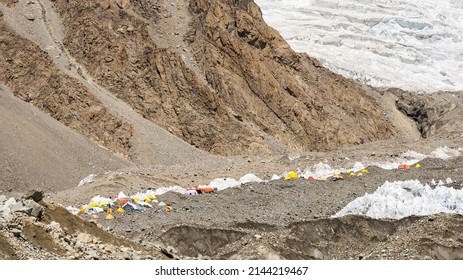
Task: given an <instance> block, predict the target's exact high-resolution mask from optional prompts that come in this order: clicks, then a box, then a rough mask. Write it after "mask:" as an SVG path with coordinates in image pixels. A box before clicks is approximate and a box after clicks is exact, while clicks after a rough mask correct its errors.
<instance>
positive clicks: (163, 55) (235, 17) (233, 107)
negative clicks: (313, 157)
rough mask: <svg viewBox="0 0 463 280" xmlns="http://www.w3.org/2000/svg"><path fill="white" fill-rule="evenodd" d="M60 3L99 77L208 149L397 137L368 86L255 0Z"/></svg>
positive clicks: (302, 146)
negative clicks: (274, 20)
mask: <svg viewBox="0 0 463 280" xmlns="http://www.w3.org/2000/svg"><path fill="white" fill-rule="evenodd" d="M187 5H188V6H187ZM54 8H55V9H56V11H57V12H58V13H59V14H60V16H61V18H62V21H63V24H64V26H65V32H64V34H65V37H64V40H63V42H64V45H65V47H66V48H67V50H68V51H69V53H70V54H71V55H72V56H73V57H75V58H76V60H77V61H78V62H79V63H81V64H82V65H83V66H84V67H85V68H86V70H87V71H88V73H89V74H90V75H91V76H92V77H93V78H94V80H95V81H97V82H98V83H99V84H101V85H102V86H104V87H105V88H107V89H108V90H109V91H111V92H112V93H114V94H115V95H116V96H117V97H118V98H120V99H122V100H124V101H126V102H127V103H128V104H130V105H131V106H132V107H133V108H134V109H135V110H136V111H138V112H139V113H140V114H142V115H143V116H144V117H145V118H147V119H149V120H151V121H153V122H155V123H156V124H158V125H160V126H162V127H164V128H166V129H167V130H168V131H170V132H171V133H173V134H175V135H177V136H179V137H181V138H182V139H184V140H185V141H187V142H188V143H190V144H192V145H195V146H197V147H199V148H201V149H204V150H206V151H210V152H213V153H217V154H223V155H232V154H266V153H267V154H268V153H272V152H273V151H276V150H278V149H280V148H281V147H283V146H287V147H291V148H294V149H297V150H326V149H330V148H334V147H336V146H343V145H353V144H360V143H364V142H368V141H374V140H379V139H385V138H388V137H391V136H392V135H393V129H392V128H391V126H390V125H389V124H388V123H387V122H386V121H385V120H383V119H382V115H381V112H380V109H379V106H378V105H377V104H375V102H374V100H373V99H372V98H371V97H369V96H368V95H367V94H365V92H364V91H363V90H362V89H361V87H360V86H359V85H357V84H356V83H354V82H352V81H349V80H346V79H344V78H342V77H340V76H337V75H334V74H332V73H331V72H329V71H327V70H325V69H324V68H321V67H320V66H319V65H318V63H317V62H316V61H314V60H312V59H311V58H309V57H308V56H306V55H300V54H296V53H294V52H293V51H292V50H291V49H290V47H289V46H288V45H287V43H286V42H285V41H284V40H283V39H282V38H281V37H280V36H279V34H278V33H277V32H276V31H275V30H273V29H272V28H270V27H268V26H267V25H266V24H265V23H264V21H263V20H262V17H261V13H260V10H259V8H258V7H257V6H256V5H255V4H254V3H253V2H252V1H244V0H243V1H225V0H210V1H207V0H192V1H190V2H189V3H188V2H186V1H175V3H164V2H163V1H64V0H56V1H54ZM185 22H186V23H188V25H186V26H188V28H187V29H184V28H178V26H179V25H182V24H183V25H185ZM177 43H178V44H177ZM188 57H190V58H191V59H192V60H188V59H187V58H188Z"/></svg>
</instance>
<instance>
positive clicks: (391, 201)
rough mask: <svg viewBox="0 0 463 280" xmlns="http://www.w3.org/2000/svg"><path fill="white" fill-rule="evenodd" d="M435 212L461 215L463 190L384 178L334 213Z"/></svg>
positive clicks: (386, 214)
mask: <svg viewBox="0 0 463 280" xmlns="http://www.w3.org/2000/svg"><path fill="white" fill-rule="evenodd" d="M438 213H453V214H460V215H463V190H456V189H454V188H449V187H446V186H445V185H438V186H437V187H435V188H434V189H433V188H431V187H430V186H429V185H423V184H422V183H420V182H419V181H417V180H413V181H412V180H411V181H398V182H386V183H384V184H383V185H382V186H381V187H380V188H378V189H377V190H376V191H375V192H374V193H372V194H365V195H364V196H362V197H359V198H356V199H355V200H353V201H352V202H350V203H349V204H347V206H346V207H344V208H343V209H342V210H341V211H339V212H338V213H336V214H335V215H334V217H342V216H346V215H362V216H368V217H371V218H375V219H401V218H404V217H409V216H413V215H415V216H427V215H433V214H438Z"/></svg>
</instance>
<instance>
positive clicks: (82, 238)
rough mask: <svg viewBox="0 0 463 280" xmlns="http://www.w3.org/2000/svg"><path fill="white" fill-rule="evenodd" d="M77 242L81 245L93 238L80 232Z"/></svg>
mask: <svg viewBox="0 0 463 280" xmlns="http://www.w3.org/2000/svg"><path fill="white" fill-rule="evenodd" d="M77 241H79V242H82V243H90V242H92V241H93V238H92V236H91V235H90V234H87V233H83V232H81V233H79V234H78V235H77Z"/></svg>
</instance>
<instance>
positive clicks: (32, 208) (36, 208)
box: [24, 200, 43, 218]
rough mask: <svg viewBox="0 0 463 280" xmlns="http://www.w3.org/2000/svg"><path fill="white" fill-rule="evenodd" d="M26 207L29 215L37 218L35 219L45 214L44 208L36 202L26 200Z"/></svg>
mask: <svg viewBox="0 0 463 280" xmlns="http://www.w3.org/2000/svg"><path fill="white" fill-rule="evenodd" d="M24 206H25V207H26V208H27V212H26V213H27V214H28V215H29V216H32V217H35V218H40V217H41V216H42V213H43V207H42V205H40V204H38V203H37V202H35V201H34V200H26V201H25V202H24Z"/></svg>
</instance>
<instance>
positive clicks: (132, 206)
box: [122, 202, 141, 212]
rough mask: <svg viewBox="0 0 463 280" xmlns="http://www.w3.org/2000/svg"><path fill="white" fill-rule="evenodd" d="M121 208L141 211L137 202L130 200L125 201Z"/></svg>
mask: <svg viewBox="0 0 463 280" xmlns="http://www.w3.org/2000/svg"><path fill="white" fill-rule="evenodd" d="M122 209H124V210H125V211H137V212H141V208H140V206H139V205H138V204H136V203H132V202H127V203H126V204H125V205H124V206H122Z"/></svg>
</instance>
